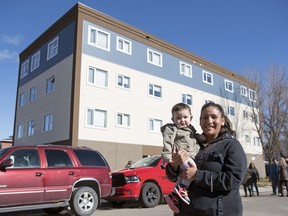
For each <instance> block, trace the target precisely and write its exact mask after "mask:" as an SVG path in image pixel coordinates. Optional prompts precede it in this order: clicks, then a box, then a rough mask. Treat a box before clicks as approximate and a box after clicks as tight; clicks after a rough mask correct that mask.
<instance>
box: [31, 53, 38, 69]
mask: <svg viewBox="0 0 288 216" xmlns="http://www.w3.org/2000/svg"><path fill="white" fill-rule="evenodd" d="M39 66H40V51H38V52H36V53H35V54H34V55H33V56H32V57H31V72H32V71H34V70H35V69H37V68H38V67H39Z"/></svg>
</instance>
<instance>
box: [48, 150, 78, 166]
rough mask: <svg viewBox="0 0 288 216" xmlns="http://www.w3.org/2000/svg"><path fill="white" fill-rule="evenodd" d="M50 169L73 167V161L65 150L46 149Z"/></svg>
mask: <svg viewBox="0 0 288 216" xmlns="http://www.w3.org/2000/svg"><path fill="white" fill-rule="evenodd" d="M45 154H46V158H47V164H48V167H71V166H73V164H72V161H71V159H70V157H69V155H68V154H67V152H65V151H63V150H57V149H46V150H45Z"/></svg>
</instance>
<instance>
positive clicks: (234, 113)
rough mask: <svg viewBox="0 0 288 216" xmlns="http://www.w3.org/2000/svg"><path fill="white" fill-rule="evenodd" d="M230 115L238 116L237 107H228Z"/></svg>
mask: <svg viewBox="0 0 288 216" xmlns="http://www.w3.org/2000/svg"><path fill="white" fill-rule="evenodd" d="M228 115H230V116H235V115H236V111H235V107H233V106H228Z"/></svg>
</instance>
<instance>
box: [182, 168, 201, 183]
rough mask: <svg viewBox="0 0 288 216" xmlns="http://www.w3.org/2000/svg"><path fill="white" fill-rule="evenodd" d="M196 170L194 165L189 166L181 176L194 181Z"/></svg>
mask: <svg viewBox="0 0 288 216" xmlns="http://www.w3.org/2000/svg"><path fill="white" fill-rule="evenodd" d="M196 172H197V167H196V166H192V167H189V168H187V169H186V171H184V172H183V173H182V178H183V179H189V180H192V181H194V180H195V179H196Z"/></svg>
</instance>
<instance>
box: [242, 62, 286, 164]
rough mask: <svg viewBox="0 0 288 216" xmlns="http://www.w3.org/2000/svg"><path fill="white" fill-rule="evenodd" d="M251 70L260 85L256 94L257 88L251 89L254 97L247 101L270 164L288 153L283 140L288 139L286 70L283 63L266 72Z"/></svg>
mask: <svg viewBox="0 0 288 216" xmlns="http://www.w3.org/2000/svg"><path fill="white" fill-rule="evenodd" d="M248 72H250V73H249V76H250V78H251V79H252V80H253V81H254V82H255V83H256V84H257V85H258V88H257V89H256V94H255V95H254V94H253V91H250V92H249V94H250V95H249V99H250V100H247V101H248V103H249V104H250V106H251V111H252V112H251V117H252V119H253V122H254V124H255V128H256V130H257V133H258V135H259V139H260V141H261V143H262V146H263V152H264V154H265V156H266V159H267V160H268V161H269V163H270V162H271V159H272V158H273V157H275V156H277V155H282V156H288V155H283V154H284V151H283V140H287V125H288V123H287V122H288V81H287V76H286V71H285V68H284V67H283V66H277V65H275V64H273V65H272V66H271V67H270V68H269V69H268V70H267V72H266V73H264V74H263V73H259V71H257V70H255V69H250V70H249V71H248ZM253 100H254V101H253ZM258 120H259V121H258ZM281 143H282V144H281ZM284 148H285V145H284ZM286 148H287V143H286Z"/></svg>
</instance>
